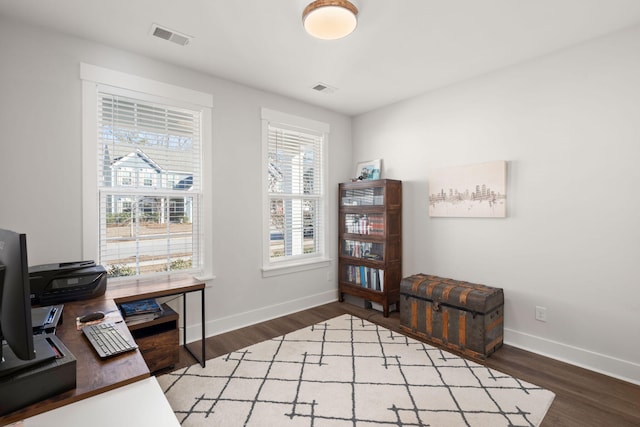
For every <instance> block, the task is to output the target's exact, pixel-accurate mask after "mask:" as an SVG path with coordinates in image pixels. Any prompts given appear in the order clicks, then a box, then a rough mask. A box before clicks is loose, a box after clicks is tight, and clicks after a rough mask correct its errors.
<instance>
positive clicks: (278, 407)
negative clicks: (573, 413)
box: [158, 315, 555, 427]
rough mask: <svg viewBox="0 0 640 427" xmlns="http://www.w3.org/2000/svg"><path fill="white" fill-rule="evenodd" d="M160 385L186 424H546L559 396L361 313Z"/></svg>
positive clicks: (490, 426)
mask: <svg viewBox="0 0 640 427" xmlns="http://www.w3.org/2000/svg"><path fill="white" fill-rule="evenodd" d="M158 382H159V383H160V386H161V387H162V389H163V391H164V392H165V395H166V397H167V399H168V400H169V403H170V404H171V407H172V408H173V410H174V412H175V414H176V416H177V417H178V420H180V422H181V424H182V425H183V426H223V427H233V426H278V427H280V426H295V427H302V426H305V427H308V426H309V427H310V426H313V427H320V426H331V427H334V426H335V427H343V426H345V427H347V426H349V427H353V426H359V427H360V426H366V427H369V426H372V427H373V426H434V427H438V426H443V427H457V426H473V427H476V426H487V427H497V426H537V425H539V424H540V422H541V421H542V419H543V417H544V416H545V414H546V413H547V410H548V409H549V406H550V405H551V402H552V401H553V399H554V397H555V395H554V394H553V393H552V392H550V391H548V390H545V389H542V388H540V387H538V386H535V385H533V384H529V383H526V382H524V381H521V380H519V379H517V378H514V377H511V376H509V375H506V374H503V373H501V372H498V371H495V370H492V369H489V368H487V367H485V366H482V365H479V364H477V363H475V362H472V361H469V360H467V359H464V358H462V357H459V356H456V355H453V354H451V353H448V352H446V351H444V350H441V349H438V348H435V347H431V346H429V345H428V344H425V343H423V342H420V341H417V340H414V339H412V338H409V337H406V336H404V335H401V334H398V333H396V332H392V331H390V330H388V329H386V328H383V327H381V326H378V325H375V324H373V323H370V322H368V321H366V320H363V319H360V318H358V317H354V316H351V315H342V316H339V317H336V318H334V319H330V320H327V321H325V322H322V323H319V324H316V325H313V326H310V327H307V328H304V329H301V330H298V331H295V332H292V333H290V334H286V335H284V336H281V337H278V338H274V339H271V340H268V341H264V342H261V343H258V344H255V345H253V346H250V347H247V348H245V349H242V350H239V351H235V352H232V353H229V354H227V355H224V356H220V357H218V358H215V359H212V360H209V361H207V365H206V368H202V367H201V366H200V365H199V364H195V365H192V366H190V367H188V368H183V369H179V370H176V371H174V372H171V373H169V374H165V375H163V376H160V377H158Z"/></svg>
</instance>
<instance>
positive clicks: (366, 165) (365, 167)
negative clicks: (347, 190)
mask: <svg viewBox="0 0 640 427" xmlns="http://www.w3.org/2000/svg"><path fill="white" fill-rule="evenodd" d="M356 178H357V180H358V181H367V180H373V179H380V178H382V159H375V160H367V161H364V162H358V164H357V165H356Z"/></svg>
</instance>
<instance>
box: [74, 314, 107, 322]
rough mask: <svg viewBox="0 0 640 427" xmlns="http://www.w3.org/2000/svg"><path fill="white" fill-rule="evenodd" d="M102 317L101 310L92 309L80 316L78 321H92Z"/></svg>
mask: <svg viewBox="0 0 640 427" xmlns="http://www.w3.org/2000/svg"><path fill="white" fill-rule="evenodd" d="M100 319H104V313H103V312H101V311H94V312H93V313H88V314H85V315H84V316H82V317H81V318H80V319H79V320H80V323H86V322H93V321H94V320H100Z"/></svg>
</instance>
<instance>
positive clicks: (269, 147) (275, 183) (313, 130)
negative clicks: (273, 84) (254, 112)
mask: <svg viewBox="0 0 640 427" xmlns="http://www.w3.org/2000/svg"><path fill="white" fill-rule="evenodd" d="M263 121H264V125H263V133H264V134H265V135H264V136H263V138H264V139H265V144H266V147H265V151H266V156H265V159H264V161H265V162H266V165H265V170H266V180H265V194H266V196H265V199H266V203H267V208H266V210H265V212H266V218H265V221H266V223H267V226H266V227H265V232H267V231H268V236H266V239H267V241H268V244H267V245H266V253H265V268H266V269H269V268H274V267H277V266H278V265H279V264H286V265H291V264H292V263H297V264H301V263H305V262H309V261H314V260H318V259H323V260H324V259H325V247H324V244H325V236H324V233H325V228H326V227H325V208H326V200H325V198H326V190H325V167H326V162H325V155H326V154H325V141H326V138H327V134H328V125H325V124H323V123H319V122H314V121H311V120H305V119H300V118H297V117H295V116H288V115H284V114H281V113H277V112H273V111H271V110H263Z"/></svg>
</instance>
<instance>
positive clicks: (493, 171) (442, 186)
mask: <svg viewBox="0 0 640 427" xmlns="http://www.w3.org/2000/svg"><path fill="white" fill-rule="evenodd" d="M506 181H507V162H506V161H504V160H498V161H495V162H488V163H479V164H474V165H466V166H454V167H447V168H441V169H434V170H432V171H431V173H429V216H432V217H476V218H504V217H506V216H507V204H506V201H507V182H506Z"/></svg>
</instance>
